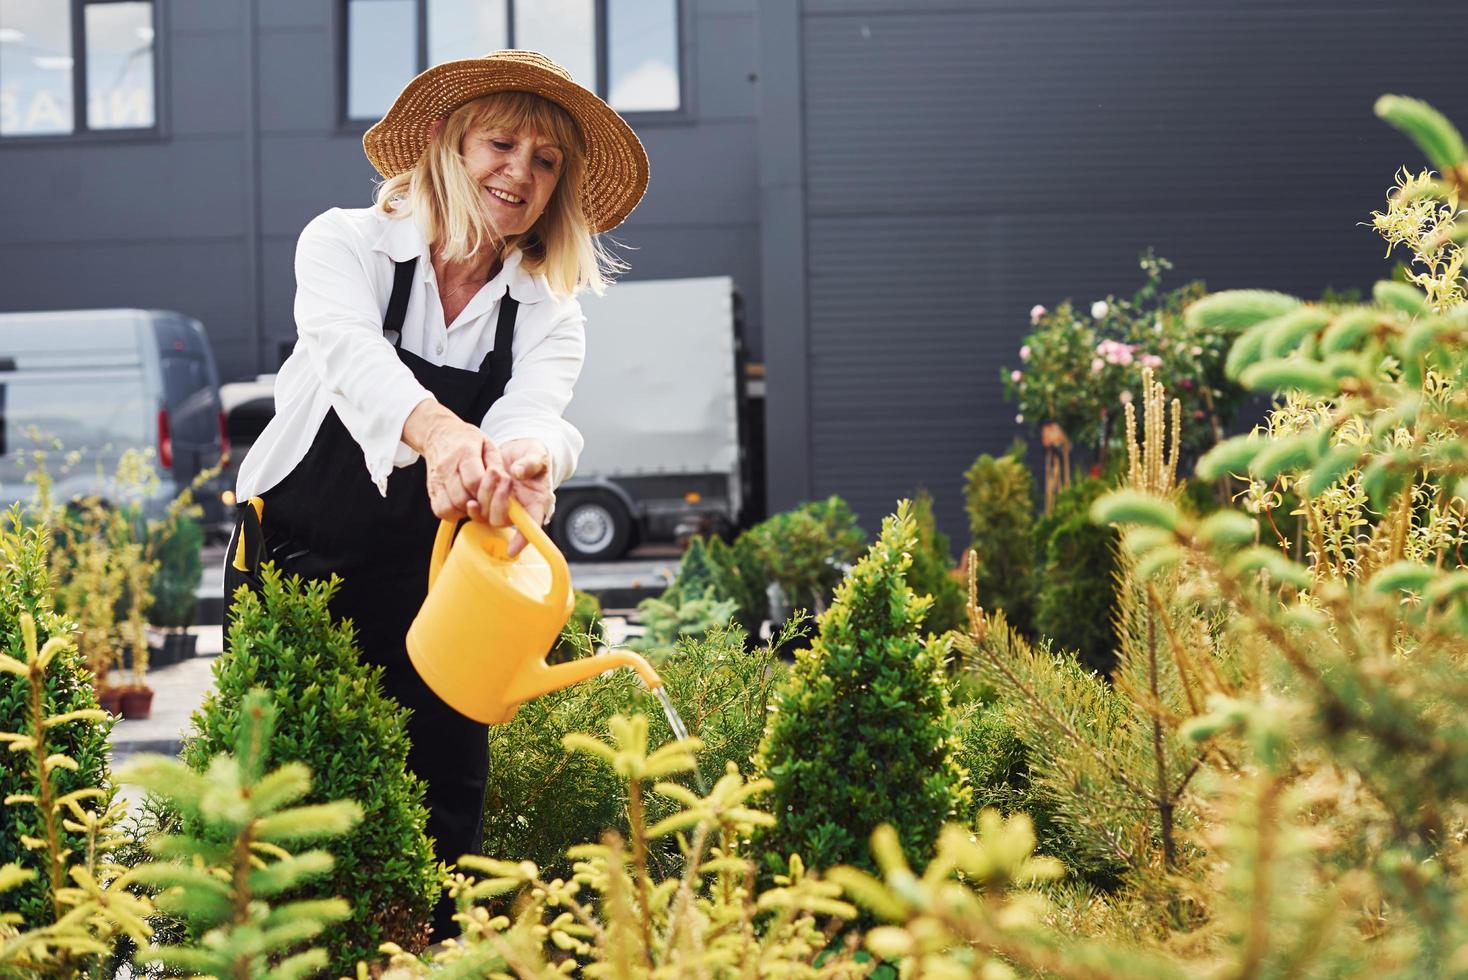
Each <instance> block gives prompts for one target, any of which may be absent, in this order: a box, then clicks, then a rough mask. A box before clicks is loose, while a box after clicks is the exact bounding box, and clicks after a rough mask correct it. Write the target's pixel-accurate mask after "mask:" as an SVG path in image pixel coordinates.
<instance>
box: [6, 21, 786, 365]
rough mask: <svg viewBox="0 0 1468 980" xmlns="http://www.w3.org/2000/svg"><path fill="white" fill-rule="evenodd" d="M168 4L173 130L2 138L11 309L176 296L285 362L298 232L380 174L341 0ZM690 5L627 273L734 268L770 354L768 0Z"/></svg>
mask: <svg viewBox="0 0 1468 980" xmlns="http://www.w3.org/2000/svg"><path fill="white" fill-rule="evenodd" d="M156 2H157V3H158V4H159V17H160V20H159V37H160V45H159V50H158V56H159V58H158V60H159V77H160V87H161V89H162V93H161V94H162V104H161V105H160V117H161V120H162V122H163V126H164V130H165V133H164V136H163V138H162V139H126V138H119V139H112V140H108V141H104V142H96V143H85V144H84V143H77V142H66V141H49V142H45V143H38V142H33V143H24V144H22V143H14V142H0V173H3V175H4V182H5V186H6V187H7V189H8V190H10V192H11V201H10V202H9V203H8V204H7V206H6V214H5V218H4V220H0V310H31V309H62V308H72V307H106V306H144V307H161V308H166V309H176V310H179V311H181V312H184V313H187V314H189V315H191V316H195V317H198V318H199V319H200V320H201V321H203V323H204V325H205V327H206V329H207V330H208V332H209V335H210V339H211V341H212V342H213V344H214V347H215V350H216V351H217V353H218V355H219V360H220V365H221V372H222V374H223V375H224V377H225V378H226V380H228V379H232V378H239V377H244V376H248V375H253V374H254V373H255V372H256V371H261V370H267V371H268V370H273V369H274V368H275V366H276V363H277V362H276V355H277V349H278V346H279V344H280V343H281V342H287V343H288V342H290V340H291V338H293V337H294V332H295V328H294V325H293V322H292V317H291V302H292V296H293V293H294V289H295V283H294V274H293V271H292V257H293V254H294V249H295V241H296V237H297V236H298V235H299V234H300V231H301V228H302V227H304V225H305V224H306V222H307V221H309V220H310V219H311V217H312V216H314V215H316V214H317V213H319V212H321V211H324V210H325V209H327V208H329V207H333V206H342V207H362V206H365V205H366V204H368V203H369V202H370V196H371V193H372V188H373V177H374V174H373V172H372V169H371V167H370V166H369V165H368V164H367V162H366V160H365V159H364V158H363V156H362V149H361V133H360V130H356V131H353V130H351V129H342V128H339V127H338V125H337V121H336V116H335V113H336V109H335V107H336V104H337V103H336V99H337V93H336V88H335V86H336V81H335V75H334V65H335V59H336V45H337V38H336V35H335V32H336V30H337V25H336V21H337V19H338V15H337V10H338V3H339V0H156ZM684 3H685V4H687V5H688V6H687V9H688V13H689V16H688V17H687V18H686V21H685V23H686V24H687V25H688V26H689V27H690V28H691V29H690V30H689V31H688V33H687V36H686V37H685V38H684V45H685V48H686V49H687V51H688V57H687V66H688V70H689V72H690V82H691V85H690V88H691V96H692V98H691V107H692V113H691V115H690V116H689V117H688V118H685V119H683V120H680V121H666V122H662V121H646V120H644V121H639V122H638V123H637V124H636V128H637V131H638V135H639V136H640V137H641V138H642V140H643V142H644V143H645V145H646V146H647V150H648V155H649V157H650V158H651V163H652V183H651V186H650V188H649V192H648V195H647V198H646V199H645V200H644V201H643V203H642V205H641V207H639V208H638V210H637V211H636V212H635V213H634V214H633V216H632V217H631V219H629V221H628V222H627V224H626V225H624V226H623V227H622V228H621V229H619V230H618V231H617V232H616V233H615V237H616V238H617V240H618V241H620V242H623V243H625V244H626V245H628V246H630V247H629V248H628V250H627V251H626V252H625V253H624V255H625V257H626V258H627V260H628V262H629V263H630V264H631V266H632V271H631V272H630V273H629V274H628V278H629V279H648V278H670V277H681V276H704V275H732V276H733V277H734V278H735V281H736V282H737V284H738V286H739V288H740V289H741V290H742V291H743V293H744V294H745V297H746V299H747V300H748V301H749V302H748V304H747V307H746V308H747V310H748V314H749V320H750V323H749V326H750V334H751V342H752V346H753V348H754V354H755V356H756V358H758V356H759V354H760V310H761V300H760V283H759V245H758V227H759V218H758V198H757V187H756V181H755V148H754V147H755V140H754V134H755V118H756V106H755V97H754V81H753V79H751V77H750V75H751V73H752V72H753V71H754V70H755V67H756V60H757V59H756V16H755V9H754V5H755V0H684ZM252 25H253V28H252ZM256 160H257V161H258V166H254V165H252V161H256ZM256 263H258V270H257V269H256ZM594 327H595V325H592V328H593V329H594Z"/></svg>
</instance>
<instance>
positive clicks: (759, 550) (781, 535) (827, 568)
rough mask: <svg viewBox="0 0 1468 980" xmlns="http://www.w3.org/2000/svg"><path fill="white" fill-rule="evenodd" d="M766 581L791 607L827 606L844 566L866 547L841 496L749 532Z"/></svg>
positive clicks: (782, 515)
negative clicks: (781, 592)
mask: <svg viewBox="0 0 1468 980" xmlns="http://www.w3.org/2000/svg"><path fill="white" fill-rule="evenodd" d="M748 534H749V535H750V537H751V539H752V541H753V543H754V548H755V553H756V554H757V555H758V558H759V561H760V562H761V564H762V565H763V566H764V567H765V568H766V569H768V572H769V579H768V581H773V582H777V583H778V584H779V585H780V588H782V589H784V590H785V595H786V596H787V597H788V598H789V601H790V603H791V605H792V607H793V608H795V609H804V608H811V609H814V610H815V611H816V612H817V613H819V612H821V611H823V610H824V609H825V608H826V605H827V604H828V602H829V600H830V596H831V592H832V591H833V590H834V589H835V588H836V585H837V583H839V582H840V581H841V577H842V575H843V574H844V571H845V569H846V567H847V566H848V565H849V564H850V563H851V562H853V561H855V560H856V559H857V557H858V556H859V555H860V554H861V552H862V549H863V548H864V547H866V535H865V534H864V533H862V530H861V526H860V525H859V524H857V521H856V515H855V514H853V513H852V512H851V508H850V507H848V506H847V504H846V501H844V500H842V499H841V498H840V497H834V496H833V497H828V498H827V499H825V500H816V501H811V502H809V503H805V504H801V505H800V506H799V507H796V508H795V509H794V510H788V511H785V512H783V513H780V514H776V515H775V516H774V517H771V518H770V519H769V520H767V521H764V522H763V523H761V524H758V525H756V526H755V527H753V528H751V529H750V530H749V532H748Z"/></svg>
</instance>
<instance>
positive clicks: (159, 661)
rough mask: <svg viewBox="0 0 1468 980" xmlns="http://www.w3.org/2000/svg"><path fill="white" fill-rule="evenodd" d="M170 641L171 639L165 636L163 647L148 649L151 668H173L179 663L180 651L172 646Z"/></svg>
mask: <svg viewBox="0 0 1468 980" xmlns="http://www.w3.org/2000/svg"><path fill="white" fill-rule="evenodd" d="M168 640H169V637H168V636H164V638H163V645H162V646H157V647H155V646H150V647H148V666H149V668H156V667H172V666H173V665H174V664H176V663H178V649H177V648H176V647H174V646H171V645H170V644H169V642H168Z"/></svg>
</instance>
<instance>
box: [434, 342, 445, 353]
mask: <svg viewBox="0 0 1468 980" xmlns="http://www.w3.org/2000/svg"><path fill="white" fill-rule="evenodd" d="M434 350H435V351H436V352H437V353H439V354H442V353H443V344H439V345H438V346H437V347H436V348H434Z"/></svg>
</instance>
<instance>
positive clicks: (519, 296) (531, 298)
mask: <svg viewBox="0 0 1468 980" xmlns="http://www.w3.org/2000/svg"><path fill="white" fill-rule="evenodd" d="M382 217H383V220H384V221H385V222H386V226H385V227H384V228H383V229H382V234H381V235H379V236H378V237H377V241H376V242H375V243H374V244H373V246H372V249H373V251H377V252H382V253H384V254H385V255H387V257H388V258H390V259H392V260H393V261H394V262H406V261H408V260H409V259H412V258H417V259H418V260H419V261H418V278H419V279H423V280H426V279H428V278H429V277H430V276H432V275H433V260H432V258H431V256H430V255H429V253H428V241H427V239H425V238H424V237H423V230H422V229H421V228H419V227H418V221H417V219H416V218H414V217H413V216H412V215H411V214H410V215H407V216H406V217H403V218H393V217H390V216H387V215H383V216H382ZM524 258H525V254H524V253H523V252H521V251H520V250H519V249H518V248H517V249H515V250H513V251H512V252H510V254H509V255H507V256H506V257H505V259H504V262H503V264H502V265H501V266H500V271H499V272H497V273H495V276H494V278H493V279H491V280H490V283H491V284H492V285H494V286H495V289H494V290H493V292H494V293H499V292H500V291H501V290H503V289H504V288H505V286H507V285H508V286H509V290H510V295H511V296H513V297H514V298H515V300H516V301H517V302H520V303H536V302H539V301H540V300H543V299H545V297H546V290H547V286H546V283H545V278H544V277H543V276H540V275H535V274H532V273H530V272H528V271H526V270H525V268H524V267H523V266H522V264H521V262H522V260H523V259H524Z"/></svg>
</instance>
